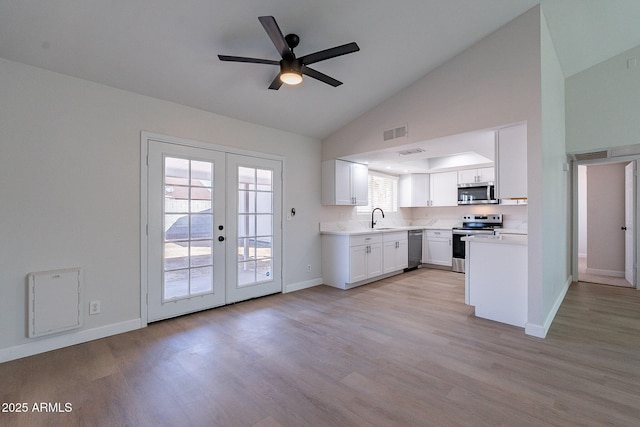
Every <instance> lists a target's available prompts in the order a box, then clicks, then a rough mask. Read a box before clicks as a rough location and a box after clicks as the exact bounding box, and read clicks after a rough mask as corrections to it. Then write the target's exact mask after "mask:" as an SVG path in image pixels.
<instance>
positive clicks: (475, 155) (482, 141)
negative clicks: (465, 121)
mask: <svg viewBox="0 0 640 427" xmlns="http://www.w3.org/2000/svg"><path fill="white" fill-rule="evenodd" d="M342 159H343V160H348V161H352V162H356V163H365V164H367V165H368V166H369V169H371V170H377V171H380V172H385V173H389V174H393V175H402V174H406V173H430V172H443V171H448V170H455V169H462V168H471V167H484V166H492V165H493V163H494V161H495V133H494V130H493V129H486V130H479V131H475V132H466V133H463V134H459V135H452V136H447V137H443V138H437V139H432V140H429V141H421V142H416V143H411V144H406V145H402V146H399V147H391V148H385V149H383V150H377V151H371V152H368V153H362V154H357V155H353V156H346V157H343V158H342Z"/></svg>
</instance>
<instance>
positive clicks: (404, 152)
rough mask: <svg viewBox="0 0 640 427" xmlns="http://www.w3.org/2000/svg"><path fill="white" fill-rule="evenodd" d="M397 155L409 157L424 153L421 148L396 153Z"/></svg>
mask: <svg viewBox="0 0 640 427" xmlns="http://www.w3.org/2000/svg"><path fill="white" fill-rule="evenodd" d="M397 153H398V154H399V155H401V156H410V155H412V154H418V153H424V150H423V149H422V148H412V149H409V150H402V151H397Z"/></svg>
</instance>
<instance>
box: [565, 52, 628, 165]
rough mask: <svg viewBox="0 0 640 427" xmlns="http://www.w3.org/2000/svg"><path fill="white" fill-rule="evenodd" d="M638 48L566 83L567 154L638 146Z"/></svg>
mask: <svg viewBox="0 0 640 427" xmlns="http://www.w3.org/2000/svg"><path fill="white" fill-rule="evenodd" d="M629 58H640V46H637V47H635V48H633V49H630V50H628V51H626V52H624V53H621V54H620V55H617V56H614V57H613V58H611V59H609V60H607V61H605V62H602V63H600V64H598V65H595V66H593V67H591V68H589V69H587V70H585V71H583V72H581V73H578V74H575V75H573V76H571V77H569V78H567V81H566V99H567V114H566V123H567V152H570V153H573V152H585V151H594V150H597V149H600V148H609V147H620V146H625V145H634V144H640V120H638V117H640V97H639V96H638V94H639V93H640V61H638V66H637V67H636V68H632V69H628V68H627V60H628V59H629Z"/></svg>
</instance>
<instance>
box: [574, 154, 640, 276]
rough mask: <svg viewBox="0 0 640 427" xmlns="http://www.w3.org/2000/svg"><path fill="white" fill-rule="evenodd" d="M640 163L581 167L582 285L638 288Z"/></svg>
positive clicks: (579, 226)
mask: <svg viewBox="0 0 640 427" xmlns="http://www.w3.org/2000/svg"><path fill="white" fill-rule="evenodd" d="M635 170H636V162H635V161H623V162H606V163H596V164H585V165H579V166H578V270H577V276H578V277H577V278H578V280H579V281H582V282H590V283H597V284H603V285H612V286H621V287H635V285H636V283H635V282H636V279H635V276H636V272H635V265H634V260H635V257H636V254H635V246H636V245H635V221H634V218H635V211H636V209H635V205H636V196H635V194H636V188H635V184H634V183H635Z"/></svg>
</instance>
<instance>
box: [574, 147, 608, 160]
mask: <svg viewBox="0 0 640 427" xmlns="http://www.w3.org/2000/svg"><path fill="white" fill-rule="evenodd" d="M607 157H609V152H608V151H607V150H602V151H592V152H591V153H578V154H573V158H574V159H576V160H577V161H583V160H598V159H606V158H607Z"/></svg>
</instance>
